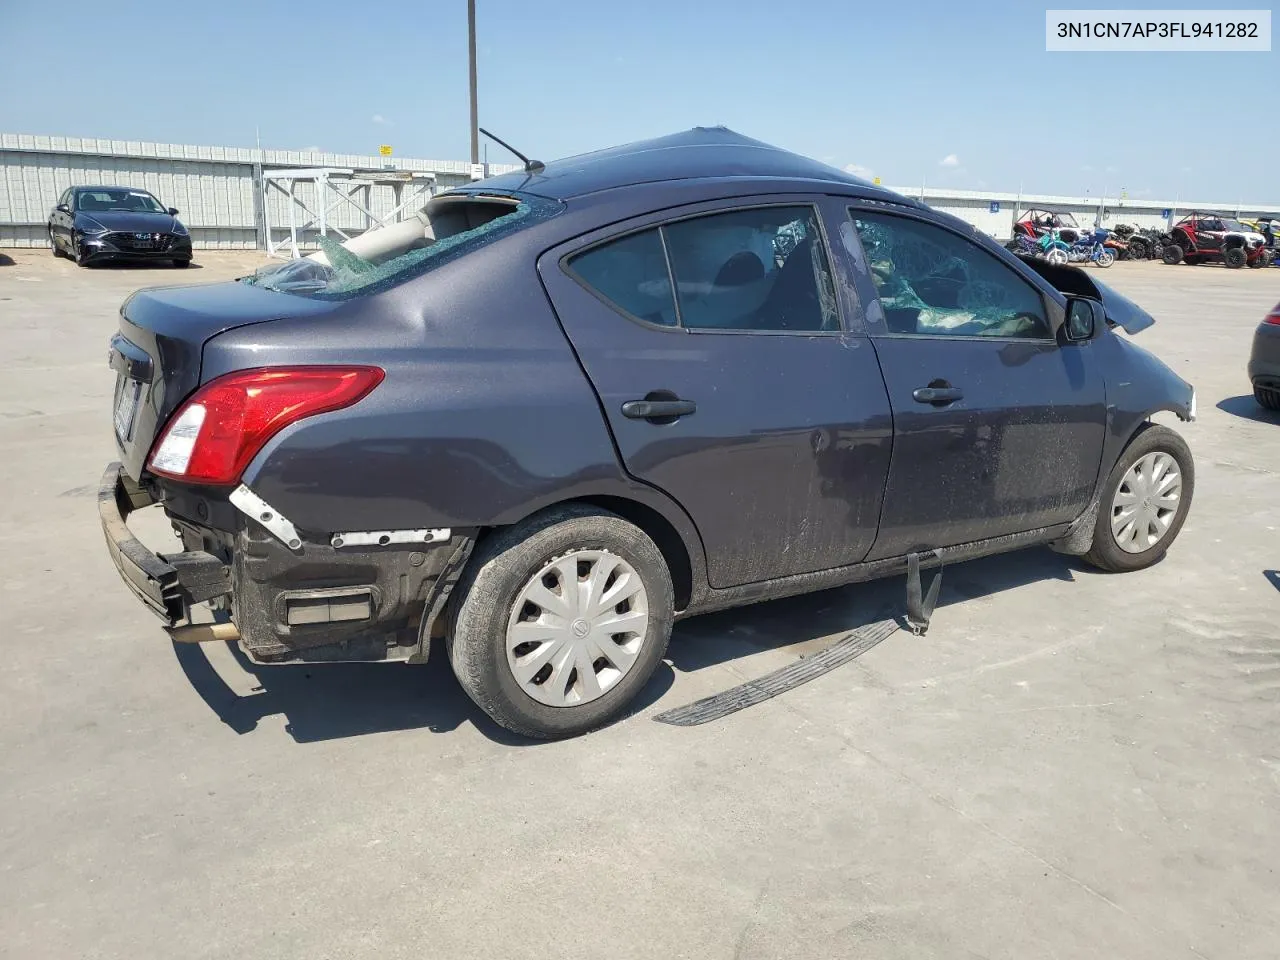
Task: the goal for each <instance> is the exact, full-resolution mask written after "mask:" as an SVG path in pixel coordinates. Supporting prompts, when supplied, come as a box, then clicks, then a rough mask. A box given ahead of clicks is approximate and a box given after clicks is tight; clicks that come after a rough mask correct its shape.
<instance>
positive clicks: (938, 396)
mask: <svg viewBox="0 0 1280 960" xmlns="http://www.w3.org/2000/svg"><path fill="white" fill-rule="evenodd" d="M911 396H912V397H914V398H915V401H916V403H931V404H933V405H934V406H935V407H945V406H946V405H947V404H948V403H955V402H956V401H957V400H963V399H964V391H963V390H961V389H960V388H959V387H952V386H946V387H920V388H919V389H917V390H915V391H914V392H913V393H912V394H911Z"/></svg>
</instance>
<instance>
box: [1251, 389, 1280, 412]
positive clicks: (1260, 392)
mask: <svg viewBox="0 0 1280 960" xmlns="http://www.w3.org/2000/svg"><path fill="white" fill-rule="evenodd" d="M1253 399H1255V400H1257V401H1258V406H1260V407H1262V408H1263V409H1265V410H1280V390H1272V389H1271V388H1269V387H1254V388H1253Z"/></svg>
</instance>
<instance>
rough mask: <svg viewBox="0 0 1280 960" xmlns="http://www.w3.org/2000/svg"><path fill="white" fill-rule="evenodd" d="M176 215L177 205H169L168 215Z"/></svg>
mask: <svg viewBox="0 0 1280 960" xmlns="http://www.w3.org/2000/svg"><path fill="white" fill-rule="evenodd" d="M177 215H178V208H177V207H170V208H169V216H171V217H176V216H177Z"/></svg>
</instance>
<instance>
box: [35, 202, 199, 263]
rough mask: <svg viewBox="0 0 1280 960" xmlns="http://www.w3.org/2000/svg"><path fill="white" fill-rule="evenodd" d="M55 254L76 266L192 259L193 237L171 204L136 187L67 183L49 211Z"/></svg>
mask: <svg viewBox="0 0 1280 960" xmlns="http://www.w3.org/2000/svg"><path fill="white" fill-rule="evenodd" d="M49 244H50V246H52V247H53V253H54V256H59V257H60V256H68V257H70V258H71V259H72V260H74V261H75V262H76V263H78V264H79V265H80V266H82V267H84V266H88V265H89V264H91V263H100V262H104V261H111V260H116V261H121V260H133V261H137V260H169V261H172V263H173V265H174V266H175V267H185V266H188V265H189V264H190V263H191V236H190V235H189V234H188V233H187V228H186V227H184V226H183V225H182V221H180V220H179V219H178V211H177V209H176V208H174V207H168V208H166V207H165V206H164V205H163V204H162V203H161V202H160V201H159V200H157V199H156V198H155V196H154V195H152V194H150V193H148V192H147V191H146V190H142V189H140V188H138V187H68V188H67V189H66V190H64V191H63V192H62V196H61V197H59V198H58V205H57V206H56V207H54V208H53V211H52V212H51V213H50V214H49Z"/></svg>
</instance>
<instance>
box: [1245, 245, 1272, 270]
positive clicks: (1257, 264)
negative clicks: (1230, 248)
mask: <svg viewBox="0 0 1280 960" xmlns="http://www.w3.org/2000/svg"><path fill="white" fill-rule="evenodd" d="M1249 266H1250V267H1251V268H1252V269H1254V270H1258V269H1260V268H1262V267H1269V266H1271V251H1270V250H1263V251H1262V252H1261V253H1260V254H1258V255H1257V256H1256V257H1254V258H1253V259H1252V260H1250V261H1249Z"/></svg>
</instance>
